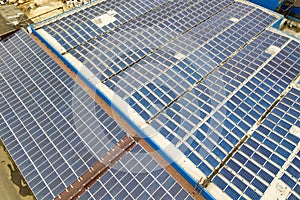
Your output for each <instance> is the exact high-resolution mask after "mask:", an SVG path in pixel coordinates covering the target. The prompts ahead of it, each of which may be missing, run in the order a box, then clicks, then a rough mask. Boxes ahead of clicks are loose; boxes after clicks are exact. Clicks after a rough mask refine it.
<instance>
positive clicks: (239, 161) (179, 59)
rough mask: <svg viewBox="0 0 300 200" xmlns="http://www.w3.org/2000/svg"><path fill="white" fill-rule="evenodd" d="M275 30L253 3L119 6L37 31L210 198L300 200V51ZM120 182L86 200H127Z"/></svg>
mask: <svg viewBox="0 0 300 200" xmlns="http://www.w3.org/2000/svg"><path fill="white" fill-rule="evenodd" d="M141 8H143V9H141ZM278 20H281V16H280V15H278V14H276V13H273V12H271V11H268V10H266V9H263V8H261V7H258V6H256V5H254V4H251V3H249V2H247V1H233V0H222V1H219V0H218V1H217V0H216V1H206V0H201V1H200V0H188V1H186V0H173V1H163V0H157V1H146V0H145V1H143V0H123V1H105V2H102V3H99V2H93V3H91V4H89V5H87V6H83V7H82V8H80V9H77V10H74V11H72V12H68V13H65V14H63V15H60V16H57V17H55V18H52V19H49V20H46V21H44V22H42V23H39V24H36V25H34V26H33V27H35V29H36V30H35V29H34V28H32V31H33V33H34V34H35V35H36V36H37V37H38V38H39V39H41V40H42V41H43V42H44V43H45V44H47V45H48V47H49V48H50V49H51V50H52V51H54V52H55V53H56V55H57V56H58V57H59V58H60V59H61V60H62V61H64V62H65V64H67V65H68V67H70V68H71V69H72V70H73V71H74V72H75V73H77V75H78V76H79V77H80V78H82V79H83V80H84V81H85V82H86V83H87V84H88V85H89V86H90V87H91V88H92V89H93V90H95V92H96V93H97V94H98V95H99V96H100V97H101V98H103V100H104V101H105V102H106V103H108V104H109V105H111V107H112V108H113V109H114V110H115V111H116V112H117V113H118V114H119V115H121V117H123V118H124V119H125V120H126V121H127V123H128V124H129V125H131V126H132V127H133V128H134V129H135V130H136V131H137V132H138V133H139V134H140V137H143V138H144V139H145V140H146V141H147V142H149V144H151V145H152V147H153V148H155V149H156V150H157V151H158V152H159V153H160V154H161V155H162V156H163V157H164V158H165V159H166V160H167V161H168V162H169V163H170V164H171V165H172V166H173V167H174V168H175V169H176V170H178V172H179V173H180V174H181V175H182V176H183V177H185V178H186V180H188V181H189V183H190V184H192V185H193V186H194V187H196V188H197V187H199V188H198V189H199V192H201V193H202V194H203V196H204V197H206V198H208V199H213V198H216V199H224V200H225V199H273V198H283V199H299V198H300V196H299V195H300V190H299V189H300V185H299V177H298V174H300V169H299V165H298V164H299V163H298V161H299V149H300V135H299V134H300V124H299V123H300V122H299V117H300V107H299V105H300V102H299V98H298V96H299V85H298V82H299V74H300V42H299V39H297V38H293V37H291V36H288V35H286V34H284V33H282V32H280V31H278V30H276V29H274V28H272V27H271V26H272V25H273V24H274V23H276V22H278ZM46 65H47V64H46ZM54 74H56V72H55V73H54ZM79 102H80V101H79ZM90 109H92V108H87V111H88V110H90ZM96 117H97V116H96ZM100 121H101V120H100ZM106 126H108V125H105V124H104V127H106ZM88 127H89V126H87V128H88ZM112 135H115V134H114V133H112ZM124 135H125V133H124ZM88 141H91V140H90V139H88V140H87V141H86V142H88ZM92 141H93V140H92ZM100 141H101V139H99V142H100ZM114 144H115V143H114ZM91 145H92V144H90V145H89V146H91ZM99 148H100V147H99ZM136 148H139V147H136ZM92 149H95V150H96V149H98V148H96V147H95V148H92ZM130 155H131V153H128V154H127V156H129V157H128V160H132V162H130V163H132V164H133V163H136V160H135V159H134V156H133V157H130ZM100 157H101V156H100ZM120 159H121V158H120ZM124 159H125V157H124ZM125 160H126V159H125ZM125 160H122V159H121V160H120V162H118V163H117V164H116V166H119V167H120V168H122V167H125V168H126V169H128V170H127V172H128V173H129V174H130V173H131V172H132V169H133V166H127V164H129V163H127V164H126V162H128V161H125ZM146 171H150V172H151V169H147V170H146ZM123 176H127V175H125V174H122V173H121V174H120V173H119V171H118V170H116V171H114V170H109V171H108V172H107V175H106V176H105V175H104V176H101V177H100V179H99V180H98V181H97V182H96V183H95V185H92V186H91V187H90V188H89V190H88V191H87V192H86V193H82V195H83V196H82V198H84V197H88V196H89V197H91V198H92V197H95V196H97V195H96V193H98V194H101V195H112V194H114V192H115V191H121V190H122V188H123V189H124V188H126V186H124V184H125V183H123V182H122V181H120V180H121V179H122V177H123ZM130 176H131V178H133V177H134V178H137V179H138V177H136V176H135V175H130ZM155 177H156V176H154V178H155ZM157 177H159V176H157ZM110 180H118V181H120V182H118V183H116V184H113V185H110V186H113V187H116V188H118V189H117V190H111V191H110V190H109V191H107V190H104V189H103V186H102V185H103V184H104V185H105V184H108V185H109V184H110V183H109V181H110ZM122 180H123V179H122ZM124 181H125V180H124ZM120 183H121V184H120ZM153 184H154V185H156V186H157V187H159V186H160V185H164V184H161V183H158V184H156V183H153ZM142 185H143V184H142ZM65 186H68V184H66V185H65ZM128 187H131V186H129V185H128ZM157 187H155V188H157ZM137 188H138V187H136V190H137V191H148V192H149V194H151V191H150V188H148V189H149V190H147V189H146V190H145V186H144V185H143V186H141V188H142V189H137ZM131 189H132V188H131ZM124 190H125V191H126V190H128V188H127V189H124ZM122 191H123V190H122ZM167 191H169V192H171V189H170V190H169V189H167ZM169 192H166V191H164V192H163V190H161V191H158V190H157V192H156V193H155V194H156V195H158V196H152V197H153V198H155V199H159V197H162V196H161V195H171V193H169ZM137 193H139V192H137ZM146 193H147V192H146ZM146 193H145V195H148V194H146ZM183 193H184V194H185V192H183ZM80 195H81V194H80ZM118 195H129V196H130V197H132V198H134V199H135V196H134V195H135V193H134V192H132V193H130V194H129V193H126V192H122V194H121V192H120V193H118ZM177 195H178V194H177ZM175 196H176V195H175ZM96 198H97V197H96ZM176 198H179V197H177V196H176Z"/></svg>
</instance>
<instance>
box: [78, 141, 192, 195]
mask: <svg viewBox="0 0 300 200" xmlns="http://www.w3.org/2000/svg"><path fill="white" fill-rule="evenodd" d="M79 199H80V200H86V199H94V200H98V199H128V200H129V199H132V200H133V199H141V200H143V199H153V200H154V199H180V200H183V199H185V200H186V199H193V198H192V197H191V196H190V195H189V194H188V192H187V191H186V190H185V189H183V188H182V186H181V185H180V184H179V183H177V181H176V180H175V179H174V178H173V177H172V176H170V174H169V173H168V172H167V171H166V170H165V169H164V167H163V166H161V165H160V164H159V163H157V161H155V160H154V159H153V157H152V156H151V155H150V154H149V153H148V152H147V151H146V150H145V149H144V148H143V147H141V146H140V145H139V144H137V145H136V146H135V147H134V148H133V149H132V150H131V151H130V152H129V153H127V154H126V155H125V156H124V157H123V158H122V159H121V160H120V161H119V162H118V163H117V164H116V165H114V166H113V167H112V168H111V169H110V170H109V171H107V172H106V173H105V174H104V175H103V176H102V177H101V178H99V179H98V181H97V182H96V183H95V184H94V185H92V186H91V187H90V188H89V189H88V190H87V191H86V192H85V193H84V194H83V195H82V196H81V197H80V198H79Z"/></svg>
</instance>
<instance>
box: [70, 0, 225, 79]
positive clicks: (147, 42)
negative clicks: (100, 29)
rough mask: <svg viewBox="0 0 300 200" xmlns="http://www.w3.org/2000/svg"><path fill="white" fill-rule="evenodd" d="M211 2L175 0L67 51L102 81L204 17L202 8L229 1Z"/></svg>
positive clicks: (213, 8)
mask: <svg viewBox="0 0 300 200" xmlns="http://www.w3.org/2000/svg"><path fill="white" fill-rule="evenodd" d="M214 3H215V4H216V5H214V6H211V7H209V5H211V4H212V2H206V1H200V2H199V1H174V2H172V3H170V4H166V5H165V6H163V7H160V8H158V9H156V10H154V11H152V12H150V13H147V14H145V15H143V16H141V17H139V18H137V19H136V20H132V21H130V22H129V23H127V24H125V25H124V26H122V27H120V28H116V29H115V30H114V31H111V32H109V33H108V34H104V35H103V37H101V38H97V39H95V40H93V41H91V42H89V43H87V44H85V45H83V47H78V48H76V49H74V50H71V51H70V52H71V53H72V55H74V56H75V57H76V58H78V59H79V60H80V61H81V62H83V63H84V65H85V66H87V67H88V68H89V69H90V70H91V71H92V72H93V73H95V75H96V76H97V77H98V78H99V80H100V81H104V80H106V79H107V78H110V77H111V76H113V75H114V74H116V73H118V72H120V71H122V70H124V69H125V68H127V67H128V66H131V65H133V64H134V63H135V62H137V61H139V59H142V58H144V56H145V55H147V54H149V53H150V52H151V51H153V50H155V49H156V48H158V47H160V46H162V45H163V44H165V43H166V42H168V41H170V40H172V39H174V38H175V37H177V36H179V35H180V34H182V33H184V32H185V31H187V30H188V29H190V28H192V27H193V26H195V25H197V24H198V23H200V22H201V21H203V20H205V19H206V17H205V16H206V13H203V12H202V10H206V11H211V10H213V12H217V11H218V10H220V9H221V8H223V7H224V4H225V5H228V4H229V3H230V1H225V2H222V3H220V2H214ZM188 10H192V12H188ZM185 13H187V15H186V16H185V15H184V14H185ZM182 20H183V21H182ZM87 49H89V51H90V52H91V53H89V54H88V55H86V54H84V51H85V50H87Z"/></svg>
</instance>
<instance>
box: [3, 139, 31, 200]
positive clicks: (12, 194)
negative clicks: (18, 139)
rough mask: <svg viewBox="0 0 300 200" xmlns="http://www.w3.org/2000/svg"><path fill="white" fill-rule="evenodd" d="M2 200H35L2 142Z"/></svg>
mask: <svg viewBox="0 0 300 200" xmlns="http://www.w3.org/2000/svg"><path fill="white" fill-rule="evenodd" d="M0 194H1V195H0V200H34V199H35V198H34V196H33V195H32V193H31V191H30V189H29V188H28V186H27V185H26V183H25V181H24V179H23V178H22V175H21V174H20V173H19V171H18V169H17V168H16V166H15V164H14V163H13V162H12V161H11V160H10V157H9V155H8V152H7V151H5V148H4V147H3V145H2V144H0Z"/></svg>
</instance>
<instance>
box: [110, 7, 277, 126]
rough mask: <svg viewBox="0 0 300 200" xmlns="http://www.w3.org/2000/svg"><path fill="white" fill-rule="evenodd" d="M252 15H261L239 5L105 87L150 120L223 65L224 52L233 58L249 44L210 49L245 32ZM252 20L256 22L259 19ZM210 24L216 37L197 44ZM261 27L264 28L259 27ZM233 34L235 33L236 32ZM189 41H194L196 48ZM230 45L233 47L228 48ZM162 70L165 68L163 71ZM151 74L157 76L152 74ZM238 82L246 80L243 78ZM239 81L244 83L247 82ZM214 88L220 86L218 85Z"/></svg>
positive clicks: (177, 40) (175, 41) (270, 18)
mask: <svg viewBox="0 0 300 200" xmlns="http://www.w3.org/2000/svg"><path fill="white" fill-rule="evenodd" d="M236 7H238V8H240V9H238V11H240V12H236V10H235V8H236ZM252 12H257V10H254V8H251V7H250V6H246V5H245V4H240V3H235V4H233V5H232V6H229V7H227V8H226V9H225V10H223V11H221V12H220V13H218V15H217V16H215V17H212V18H210V19H208V20H207V21H205V22H204V23H203V24H200V25H199V26H197V27H196V28H194V29H192V30H190V31H189V32H188V33H186V34H184V35H182V36H180V37H179V38H178V39H176V40H174V41H172V42H170V43H169V44H167V45H166V46H165V47H163V48H162V50H158V51H157V52H155V53H153V54H151V55H149V56H148V57H146V59H143V60H142V61H140V62H138V63H137V64H134V65H133V66H132V67H130V68H128V69H126V70H124V71H122V72H121V73H119V74H118V75H116V76H114V77H113V78H111V79H110V80H107V81H106V82H105V84H106V85H107V86H109V87H110V88H111V89H112V90H114V91H115V92H116V93H117V94H119V95H120V96H121V97H122V98H123V99H125V100H126V101H127V102H129V104H130V106H132V107H133V108H134V109H135V110H136V111H137V112H138V113H139V114H140V115H141V116H142V117H143V118H144V119H145V120H149V119H150V118H152V117H153V116H155V115H156V114H157V113H159V112H160V111H161V110H163V109H164V108H165V107H167V106H168V105H169V104H170V102H172V101H174V100H175V99H176V98H177V97H179V96H180V95H181V94H183V93H184V92H186V91H187V90H188V89H189V88H190V87H191V86H192V85H193V84H195V83H196V82H197V81H199V80H200V79H201V78H202V77H204V76H205V75H207V74H208V73H209V72H211V71H212V70H213V69H214V68H215V67H217V66H218V65H219V64H221V62H222V61H224V60H225V58H227V57H226V56H225V55H223V53H222V52H223V50H225V49H227V50H226V51H227V52H229V54H232V53H233V52H234V51H236V50H237V49H238V48H240V47H241V46H242V45H243V44H245V43H246V40H245V38H243V37H242V35H241V36H240V37H239V39H237V38H235V39H234V41H235V42H237V43H238V42H239V41H240V42H241V44H240V45H241V46H239V45H236V46H234V44H235V43H233V42H231V43H230V44H227V43H226V44H224V45H227V47H226V48H222V49H223V50H222V49H219V48H216V47H214V48H215V49H214V50H213V51H210V50H209V49H207V46H211V47H212V46H215V45H216V44H217V43H218V41H221V40H220V39H221V38H222V37H225V36H226V37H227V38H230V34H231V35H232V36H233V35H236V33H237V32H238V31H239V30H241V29H242V28H243V26H242V25H243V24H244V25H245V22H248V21H249V13H252ZM223 16H224V17H223ZM258 16H264V17H265V18H264V20H266V21H269V23H270V22H271V21H272V20H274V17H273V16H270V15H269V14H267V13H263V12H261V13H260V14H259V15H258ZM231 17H240V18H242V19H241V20H240V21H239V22H237V23H236V24H235V23H233V22H232V21H231V20H230V18H231ZM223 18H224V19H226V21H225V22H224V23H222V25H223V26H217V25H216V24H218V23H220V20H221V21H223V20H224V19H223ZM252 20H253V21H255V20H256V19H252ZM209 24H212V25H211V26H212V27H213V28H212V30H213V31H212V32H213V34H212V35H210V36H211V37H212V38H210V39H211V40H210V41H208V42H207V43H206V44H205V43H204V41H198V40H196V38H200V37H206V36H207V35H208V34H204V32H203V31H202V30H206V27H208V28H209V27H210V25H209ZM224 24H226V25H224ZM257 26H260V25H259V24H258V25H257ZM263 28H264V26H261V27H260V28H258V29H257V28H253V29H255V31H253V32H252V33H251V34H253V35H252V37H253V36H255V35H256V34H258V32H259V31H262V30H263ZM214 30H215V31H216V32H220V30H222V31H223V30H224V32H221V33H220V34H219V35H216V34H217V33H216V32H214ZM232 30H234V31H233V32H232ZM244 34H246V33H244ZM217 38H219V39H217ZM194 39H195V40H194ZM187 41H192V44H190V43H189V42H187ZM205 41H207V39H205ZM219 43H220V42H219ZM228 45H230V46H229V47H228ZM231 46H233V47H231ZM176 51H177V52H176ZM177 53H183V60H180V59H178V58H177V56H178V54H177ZM251 59H252V58H251ZM251 59H250V60H251ZM261 59H262V60H265V58H264V57H263V56H259V59H258V60H259V61H260V60H261ZM144 61H145V62H144ZM259 61H257V62H259ZM244 62H245V64H247V62H248V61H247V60H245V61H244ZM162 66H165V67H164V68H162ZM156 68H157V69H156ZM148 70H149V71H150V74H149V73H148ZM151 72H154V73H153V74H152V73H151ZM228 73H230V72H228ZM144 74H146V75H144ZM148 74H149V75H148ZM242 75H243V74H242ZM224 78H225V77H224ZM236 78H238V79H242V77H240V76H237V77H236ZM134 80H136V81H134ZM209 81H210V80H206V82H207V85H209V86H210V85H213V84H209V83H208V82H209ZM213 81H214V80H212V82H213ZM221 81H225V80H221ZM239 81H240V82H242V81H243V80H239ZM133 83H134V84H133ZM234 83H236V82H235V80H234V81H233V84H234ZM214 86H216V84H215V85H214ZM151 87H152V88H151ZM228 87H229V89H232V88H233V87H232V86H228ZM146 88H147V89H146ZM208 88H209V87H208ZM214 89H218V88H214ZM219 89H222V88H219ZM145 90H147V92H146V94H145V92H144V91H145ZM152 90H153V91H152ZM212 90H213V89H212ZM134 91H135V92H134ZM158 92H159V94H158ZM210 95H212V94H210ZM215 95H219V91H216V94H215Z"/></svg>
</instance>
